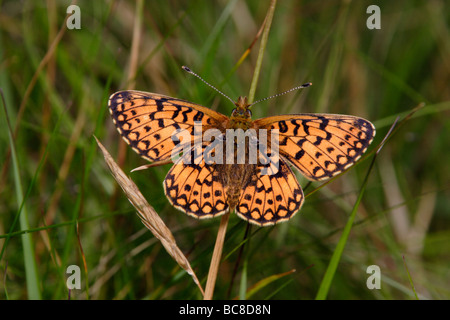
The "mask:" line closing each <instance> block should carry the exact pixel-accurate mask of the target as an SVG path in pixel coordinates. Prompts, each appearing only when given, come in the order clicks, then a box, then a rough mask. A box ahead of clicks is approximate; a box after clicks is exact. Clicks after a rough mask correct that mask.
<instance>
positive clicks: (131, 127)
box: [109, 91, 228, 162]
mask: <svg viewBox="0 0 450 320" xmlns="http://www.w3.org/2000/svg"><path fill="white" fill-rule="evenodd" d="M109 110H110V112H111V115H112V117H113V121H114V123H115V125H116V127H117V130H118V131H119V133H120V134H121V135H122V137H123V139H124V140H125V141H126V142H127V143H128V144H129V145H130V146H131V147H132V148H133V150H134V151H136V152H137V153H138V154H139V155H141V156H142V157H143V158H145V159H147V160H149V161H152V162H153V161H162V160H166V159H168V158H170V157H171V155H172V151H173V149H174V148H175V147H177V148H179V149H183V147H184V144H189V145H193V142H194V124H195V122H196V121H198V122H201V124H202V127H203V129H206V128H223V127H224V126H226V124H227V121H228V117H226V116H224V115H222V114H220V113H218V112H215V111H213V110H211V109H208V108H205V107H202V106H200V105H197V104H194V103H191V102H188V101H184V100H180V99H175V98H171V97H167V96H163V95H159V94H154V93H147V92H140V91H119V92H116V93H114V94H113V95H112V96H111V97H110V98H109ZM177 130H178V131H182V130H186V132H188V133H189V134H190V137H191V139H190V141H183V140H182V139H179V140H176V139H175V140H174V139H172V138H173V135H174V134H175V133H176V132H177ZM177 142H178V143H177Z"/></svg>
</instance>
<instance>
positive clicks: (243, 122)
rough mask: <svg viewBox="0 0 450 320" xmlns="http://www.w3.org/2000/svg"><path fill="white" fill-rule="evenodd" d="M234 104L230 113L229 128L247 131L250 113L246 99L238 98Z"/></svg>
mask: <svg viewBox="0 0 450 320" xmlns="http://www.w3.org/2000/svg"><path fill="white" fill-rule="evenodd" d="M234 104H235V105H236V108H234V109H233V111H232V112H231V117H230V124H229V128H230V129H243V130H247V129H249V128H250V123H251V118H252V112H251V111H250V109H249V106H250V104H249V103H248V99H247V97H239V98H238V100H237V102H235V103H234Z"/></svg>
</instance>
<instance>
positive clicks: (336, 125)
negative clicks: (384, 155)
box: [253, 114, 375, 180]
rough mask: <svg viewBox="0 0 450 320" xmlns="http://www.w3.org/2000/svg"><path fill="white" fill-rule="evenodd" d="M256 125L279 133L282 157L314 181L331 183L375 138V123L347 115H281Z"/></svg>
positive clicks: (255, 122) (256, 122)
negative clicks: (332, 178) (326, 180)
mask: <svg viewBox="0 0 450 320" xmlns="http://www.w3.org/2000/svg"><path fill="white" fill-rule="evenodd" d="M253 123H254V126H255V127H256V128H259V129H267V130H274V129H277V130H278V131H279V140H278V142H279V151H280V155H282V156H283V157H285V158H286V159H287V160H288V161H289V162H291V163H292V164H293V165H294V166H295V167H297V169H299V170H300V172H302V173H303V175H305V176H306V177H307V178H308V179H310V180H323V179H328V178H331V177H333V176H335V175H337V174H339V173H341V172H342V171H344V170H346V169H347V168H348V167H350V166H351V165H353V164H354V163H355V162H356V161H357V160H358V159H359V158H360V157H361V155H362V154H363V153H364V152H365V151H366V149H367V147H368V146H369V144H370V143H371V142H372V140H373V137H374V136H375V127H374V126H373V124H372V123H370V122H369V121H367V120H365V119H362V118H358V117H354V116H347V115H334V114H297V115H295V114H294V115H281V116H274V117H268V118H262V119H257V120H255V121H254V122H253Z"/></svg>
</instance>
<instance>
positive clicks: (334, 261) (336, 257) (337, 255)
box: [316, 118, 398, 300]
mask: <svg viewBox="0 0 450 320" xmlns="http://www.w3.org/2000/svg"><path fill="white" fill-rule="evenodd" d="M397 121H398V118H397V119H396V120H395V121H394V123H393V124H392V126H391V128H390V129H389V132H388V133H387V134H386V136H385V137H384V139H383V141H382V142H381V143H380V145H379V147H378V148H377V151H376V152H375V155H374V157H373V158H372V162H371V163H370V166H369V169H368V170H367V174H366V176H365V178H364V181H363V184H362V186H361V189H360V191H359V194H358V198H357V199H356V202H355V205H354V206H353V209H352V212H351V213H350V217H349V219H348V220H347V223H346V224H345V227H344V230H343V231H342V235H341V238H340V239H339V242H338V244H337V246H336V249H335V250H334V252H333V255H332V257H331V260H330V263H329V264H328V267H327V270H326V272H325V275H324V277H323V279H322V282H321V284H320V287H319V291H318V292H317V295H316V300H325V299H326V297H327V294H328V291H329V290H330V286H331V282H332V281H333V278H334V275H335V273H336V269H337V266H338V264H339V261H340V260H341V257H342V253H343V252H344V248H345V245H346V243H347V240H348V237H349V235H350V231H351V230H352V226H353V222H354V221H355V217H356V212H357V211H358V207H359V204H360V203H361V200H362V197H363V195H364V191H365V189H366V185H367V181H368V180H369V176H370V172H371V171H372V168H373V166H374V164H375V159H376V157H377V155H378V153H379V152H380V151H381V149H382V148H383V145H384V143H385V142H386V140H387V139H388V138H389V137H390V136H391V134H392V132H393V130H394V127H395V126H396V125H397Z"/></svg>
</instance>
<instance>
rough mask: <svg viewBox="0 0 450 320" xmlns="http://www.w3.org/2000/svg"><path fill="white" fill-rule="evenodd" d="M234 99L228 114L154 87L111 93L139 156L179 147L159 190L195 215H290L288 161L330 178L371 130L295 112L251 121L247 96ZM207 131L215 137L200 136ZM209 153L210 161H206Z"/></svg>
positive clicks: (296, 195)
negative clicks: (177, 135)
mask: <svg viewBox="0 0 450 320" xmlns="http://www.w3.org/2000/svg"><path fill="white" fill-rule="evenodd" d="M235 105H236V108H235V109H234V110H233V111H232V114H231V116H230V117H226V116H225V115H223V114H221V113H218V112H216V111H213V110H211V109H209V108H206V107H203V106H200V105H197V104H194V103H191V102H188V101H185V100H181V99H176V98H171V97H168V96H163V95H160V94H154V93H147V92H140V91H130V90H129V91H119V92H116V93H115V94H113V95H112V96H111V97H110V99H109V109H110V113H111V115H112V117H113V121H114V123H115V125H116V127H117V129H118V131H119V133H120V134H121V135H122V137H123V139H124V140H125V141H126V142H127V143H128V144H129V145H130V146H131V147H132V148H133V150H135V151H136V152H137V153H138V154H139V155H141V156H142V157H143V158H145V159H147V160H149V161H151V162H155V163H158V162H161V163H166V162H167V161H168V160H169V159H170V158H171V156H173V154H174V151H176V152H175V153H178V152H180V150H184V152H183V153H182V156H181V157H180V158H179V159H178V160H176V161H175V162H174V165H173V166H172V168H171V169H170V170H169V172H168V173H167V176H166V178H165V180H164V191H165V194H166V196H167V198H168V200H169V201H170V202H171V204H172V205H173V206H174V207H176V208H177V209H179V210H181V211H183V212H185V213H187V214H188V215H190V216H193V217H196V218H209V217H214V216H219V215H221V214H224V213H225V212H227V211H229V210H234V211H235V212H236V214H237V215H238V216H239V217H241V218H243V219H245V220H247V221H249V222H251V223H254V224H257V225H260V226H267V225H273V224H275V223H279V222H281V221H286V220H289V219H290V218H291V217H292V216H293V215H294V214H295V213H296V212H297V211H298V210H299V209H300V207H301V206H302V204H303V201H304V195H303V191H302V188H301V187H300V185H299V184H298V181H297V179H296V177H295V175H294V174H293V172H292V170H291V168H290V166H289V164H291V165H293V166H294V167H296V169H298V170H299V171H300V172H301V173H302V174H303V175H304V176H306V177H307V178H308V179H310V180H315V181H319V180H324V179H328V178H331V177H333V176H335V175H337V174H339V173H341V172H342V171H344V170H346V169H347V168H349V167H350V166H351V165H352V164H354V163H355V162H356V161H357V160H358V159H359V158H360V156H361V155H362V154H363V153H364V152H365V151H366V149H367V147H368V146H369V144H370V143H371V142H372V140H373V137H374V135H375V128H374V126H373V125H372V124H371V123H370V122H369V121H367V120H365V119H362V118H358V117H354V116H346V115H333V114H293V115H281V116H273V117H267V118H261V119H256V120H252V119H251V111H250V110H249V104H248V101H247V98H245V97H239V99H238V101H237V102H236V103H235ZM196 124H200V125H201V130H200V132H196V127H195V126H196ZM180 130H181V131H182V132H184V133H187V135H185V139H182V140H176V139H174V138H173V132H177V131H180ZM211 130H215V131H214V133H215V134H216V135H215V136H214V138H213V139H205V137H206V136H207V133H208V131H211ZM239 130H241V131H242V132H244V133H246V134H245V138H244V139H241V140H239V139H238V138H237V136H232V135H228V133H229V132H230V131H239ZM197 131H198V129H197ZM265 131H266V132H268V134H267V135H264V134H263V133H264V132H265ZM273 132H276V133H277V135H272V133H273ZM247 133H250V134H247ZM273 137H276V139H273ZM216 139H218V140H217V141H216ZM213 142H216V143H217V142H222V143H218V144H217V146H220V145H221V144H222V145H227V146H228V145H231V147H232V152H231V153H228V154H227V152H225V151H224V152H223V153H222V154H219V156H218V153H217V150H218V149H217V147H216V148H211V145H212V143H213ZM252 144H253V145H257V146H258V147H259V146H261V145H263V146H264V148H265V149H264V151H265V152H264V153H262V154H263V155H265V156H264V157H260V156H258V157H256V160H255V158H252V157H251V156H252V152H251V151H252V150H253V149H252ZM241 146H243V148H241V149H240V147H241ZM259 151H261V150H259ZM274 155H275V156H276V157H273V156H274ZM208 156H210V158H214V159H215V160H214V161H208V159H209V158H208ZM242 159H244V160H245V161H242ZM250 159H253V160H254V161H251V160H250ZM268 159H269V160H270V161H267V160H268Z"/></svg>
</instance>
